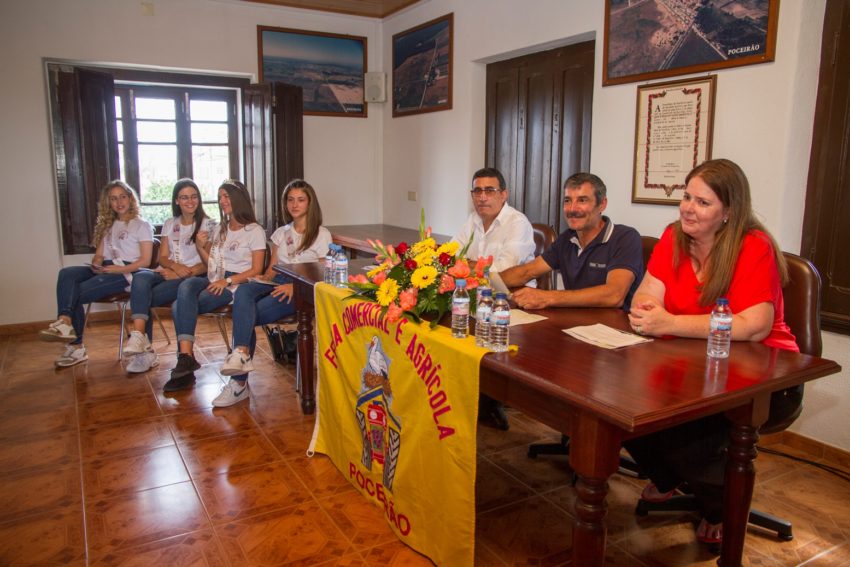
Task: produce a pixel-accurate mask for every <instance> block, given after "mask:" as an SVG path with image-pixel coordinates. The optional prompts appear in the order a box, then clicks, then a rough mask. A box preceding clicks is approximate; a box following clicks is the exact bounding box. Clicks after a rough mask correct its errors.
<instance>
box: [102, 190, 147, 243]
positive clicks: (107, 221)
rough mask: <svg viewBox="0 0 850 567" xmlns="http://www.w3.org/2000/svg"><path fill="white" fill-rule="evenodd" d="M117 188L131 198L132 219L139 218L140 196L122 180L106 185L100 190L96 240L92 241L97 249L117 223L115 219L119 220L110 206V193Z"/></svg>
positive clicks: (129, 211) (129, 212)
mask: <svg viewBox="0 0 850 567" xmlns="http://www.w3.org/2000/svg"><path fill="white" fill-rule="evenodd" d="M115 187H120V188H121V189H123V190H124V191H125V192H126V193H127V195H128V196H129V197H130V209H129V210H128V211H127V213H128V214H129V215H130V218H131V219H134V218H137V217H138V216H139V196H138V195H137V194H136V190H135V189H133V188H132V187H130V186H129V185H127V184H126V183H124V182H123V181H121V180H120V179H113V180H112V181H110V182H109V183H107V184H106V185H104V186H103V189H101V190H100V196H99V197H98V199H97V221H95V225H94V238H93V239H92V240H93V241H94V246H95V248H97V246H98V245H99V244H100V241H101V240H103V237H104V236H106V233H107V232H109V229H110V228H112V224H113V223H114V222H115V219H117V218H118V215H117V214H116V213H115V211H113V210H112V207H111V206H110V205H109V192H110V191H111V190H112V189H113V188H115Z"/></svg>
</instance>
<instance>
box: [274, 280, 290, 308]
mask: <svg viewBox="0 0 850 567" xmlns="http://www.w3.org/2000/svg"><path fill="white" fill-rule="evenodd" d="M292 289H293V286H292V284H291V283H285V284H281V285H279V286H277V287H275V288H274V289H273V290H272V297H276V298H277V300H278V301H283V300H284V299H285V300H286V302H287V303H289V302H290V301H292Z"/></svg>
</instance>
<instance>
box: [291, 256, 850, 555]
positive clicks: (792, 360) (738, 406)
mask: <svg viewBox="0 0 850 567" xmlns="http://www.w3.org/2000/svg"><path fill="white" fill-rule="evenodd" d="M366 263H367V261H365V260H356V261H354V262H352V264H351V270H352V272H354V271H355V270H358V269H360V268H361V267H362V265H364V264H366ZM276 270H279V271H280V272H281V273H284V274H286V275H288V276H290V277H292V278H293V279H294V280H295V291H294V294H295V302H296V307H297V309H298V330H299V337H298V340H299V343H298V357H299V361H300V365H299V368H300V371H301V372H302V375H301V386H302V391H301V396H302V400H301V406H302V409H303V410H304V412H305V413H312V412H313V411H314V409H315V393H314V372H315V369H314V364H313V348H314V345H313V335H312V329H313V317H314V313H313V311H314V307H313V285H314V284H315V282H317V281H321V280H322V268H321V266H320V265H319V264H298V265H289V266H278V267H276ZM539 313H541V314H543V315H545V316H547V317H548V319H546V320H545V321H540V322H537V323H534V324H531V325H522V326H518V327H512V328H511V343H512V344H516V345H518V346H519V351H518V352H516V353H491V354H488V355H485V356H484V358H483V359H482V361H481V391H482V392H484V393H486V394H488V395H490V396H492V397H494V398H496V399H499V400H502V401H504V402H505V403H507V404H508V405H511V406H513V407H516V408H517V409H519V410H521V411H522V412H523V413H525V414H527V415H529V416H531V417H534V418H535V419H537V420H539V421H541V422H543V423H545V424H547V425H549V426H550V427H552V428H554V429H557V430H558V431H561V432H563V433H564V434H566V435H569V436H570V465H571V467H572V469H573V470H574V471H575V472H576V473H577V474H578V483H577V485H576V492H577V496H578V498H577V500H576V505H575V512H576V522H575V525H574V531H573V550H572V557H573V565H577V566H578V565H580V566H582V567H584V566H600V567H601V566H602V565H603V562H604V557H605V540H606V527H605V521H604V520H605V515H606V513H607V508H606V502H605V498H606V495H607V493H608V478H609V477H610V476H611V475H612V474H614V472H616V471H617V467H618V463H619V452H620V445H621V443H622V441H623V440H625V439H629V438H632V437H638V436H640V435H644V434H647V433H651V432H653V431H658V430H660V429H664V428H667V427H670V426H673V425H677V424H680V423H684V422H687V421H691V420H694V419H696V418H699V417H703V416H706V415H710V414H714V413H718V412H721V411H725V412H726V415H727V416H728V417H729V419H730V420H731V422H732V424H733V427H732V431H731V439H732V444H731V446H730V448H729V460H728V465H727V469H726V478H727V480H726V493H725V502H726V503H727V505H726V506H725V508H724V514H725V515H724V519H723V523H724V532H723V545H722V552H721V557H720V560H719V561H718V564H720V565H723V566H732V565H740V563H741V558H742V555H743V550H744V537H745V535H746V528H747V515H748V513H749V508H750V502H751V500H752V492H753V483H754V479H755V469H754V467H753V459H754V458H755V456H756V450H755V443H756V441H757V440H758V427H759V426H760V425H761V424H763V423H764V422H765V420H766V419H767V415H768V409H769V405H770V394H771V392H774V391H777V390H782V389H784V388H788V387H790V386H794V385H797V384H802V383H804V382H808V381H810V380H814V379H816V378H820V377H823V376H827V375H829V374H835V373H837V372H839V371H840V370H841V367H840V366H839V365H838V364H836V363H835V362H833V361H831V360H826V359H822V358H817V357H812V356H808V355H803V354H797V353H792V352H788V351H783V350H778V349H774V348H769V347H766V346H764V345H762V344H759V343H747V342H736V343H734V344H733V345H732V352H731V356H730V358H729V359H727V360H722V361H716V360H711V359H708V358H707V357H706V356H705V341H704V340H696V339H672V340H661V339H656V340H655V341H653V342H651V343H648V344H644V345H639V346H635V347H631V348H626V349H621V350H616V351H612V350H606V349H602V348H598V347H593V346H590V345H587V344H585V343H582V342H580V341H578V340H576V339H573V338H571V337H568V336H567V335H565V334H564V333H563V332H562V331H561V329H565V328H567V327H573V326H577V325H589V324H593V323H604V324H606V325H608V326H611V327H614V328H618V329H623V330H627V329H628V320H627V318H626V316H625V314H624V313H623V312H622V311H620V310H615V309H550V310H543V311H540V312H539Z"/></svg>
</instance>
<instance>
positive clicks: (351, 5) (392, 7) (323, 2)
mask: <svg viewBox="0 0 850 567" xmlns="http://www.w3.org/2000/svg"><path fill="white" fill-rule="evenodd" d="M243 2H257V3H260V4H272V5H275V6H290V7H293V8H305V9H307V10H320V11H322V12H336V13H338V14H350V15H353V16H366V17H369V18H385V17H387V16H389V15H390V14H393V13H395V12H398V11H399V10H401V9H402V8H406V7H407V6H411V5H413V4H416V3H417V2H419V0H243Z"/></svg>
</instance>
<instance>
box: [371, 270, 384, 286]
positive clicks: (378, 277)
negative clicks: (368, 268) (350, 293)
mask: <svg viewBox="0 0 850 567" xmlns="http://www.w3.org/2000/svg"><path fill="white" fill-rule="evenodd" d="M385 279H387V273H386V272H378V273H377V274H375V277H373V278H372V283H373V284H375V285H381V284H382V283H384V280H385Z"/></svg>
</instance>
